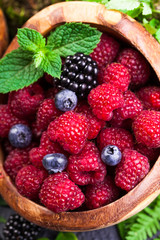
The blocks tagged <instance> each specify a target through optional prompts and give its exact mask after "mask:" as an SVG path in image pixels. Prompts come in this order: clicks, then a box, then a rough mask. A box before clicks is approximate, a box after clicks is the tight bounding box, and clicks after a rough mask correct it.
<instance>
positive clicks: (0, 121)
mask: <svg viewBox="0 0 160 240" xmlns="http://www.w3.org/2000/svg"><path fill="white" fill-rule="evenodd" d="M18 123H22V124H26V125H27V122H26V121H25V120H21V119H19V118H17V117H16V116H14V115H13V114H12V112H11V111H10V109H9V107H8V105H5V104H4V105H0V137H2V138H4V137H7V136H8V133H9V130H10V128H11V127H12V126H13V125H15V124H18Z"/></svg>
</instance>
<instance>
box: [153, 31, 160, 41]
mask: <svg viewBox="0 0 160 240" xmlns="http://www.w3.org/2000/svg"><path fill="white" fill-rule="evenodd" d="M154 37H155V38H156V39H157V41H158V42H159V43H160V28H159V29H158V30H157V32H156V33H155V35H154Z"/></svg>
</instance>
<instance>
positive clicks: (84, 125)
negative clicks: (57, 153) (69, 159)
mask: <svg viewBox="0 0 160 240" xmlns="http://www.w3.org/2000/svg"><path fill="white" fill-rule="evenodd" d="M88 129H89V127H88V121H87V119H86V117H85V116H84V115H81V114H78V113H75V112H72V111H68V112H65V113H64V114H62V115H61V116H60V117H59V118H57V119H55V120H54V121H53V122H51V123H50V125H49V127H48V131H47V134H48V136H49V138H50V139H51V140H52V141H57V142H59V143H60V144H61V145H62V146H63V148H64V149H65V150H66V151H68V152H70V153H71V154H77V153H79V152H80V151H81V150H82V148H83V147H84V145H85V143H86V140H87V137H88Z"/></svg>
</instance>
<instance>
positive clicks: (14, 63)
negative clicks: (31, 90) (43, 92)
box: [0, 48, 43, 93]
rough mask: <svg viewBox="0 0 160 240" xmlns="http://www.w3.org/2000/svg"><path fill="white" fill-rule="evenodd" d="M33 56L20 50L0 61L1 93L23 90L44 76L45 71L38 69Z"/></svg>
mask: <svg viewBox="0 0 160 240" xmlns="http://www.w3.org/2000/svg"><path fill="white" fill-rule="evenodd" d="M32 58H33V54H32V53H31V52H28V51H25V50H23V49H22V48H18V49H16V50H14V51H12V52H11V53H9V54H7V55H6V56H5V57H4V58H2V59H1V60H0V92H1V93H8V92H10V91H14V90H18V89H22V88H24V87H27V86H29V85H30V84H32V83H34V82H36V81H37V80H38V79H39V78H40V77H42V76H43V70H41V69H38V68H37V69H36V68H35V65H34V62H33V59H32Z"/></svg>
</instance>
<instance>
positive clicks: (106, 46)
mask: <svg viewBox="0 0 160 240" xmlns="http://www.w3.org/2000/svg"><path fill="white" fill-rule="evenodd" d="M118 51H119V43H118V42H117V41H116V40H115V39H113V38H112V37H110V36H108V35H107V34H106V33H103V34H102V36H101V41H100V42H99V44H98V45H97V47H96V48H95V49H94V51H93V52H92V53H91V54H90V56H91V57H92V59H93V60H94V61H96V62H97V64H98V67H99V68H102V67H105V66H106V65H107V64H109V63H111V62H113V60H114V59H115V58H116V56H117V54H118Z"/></svg>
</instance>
